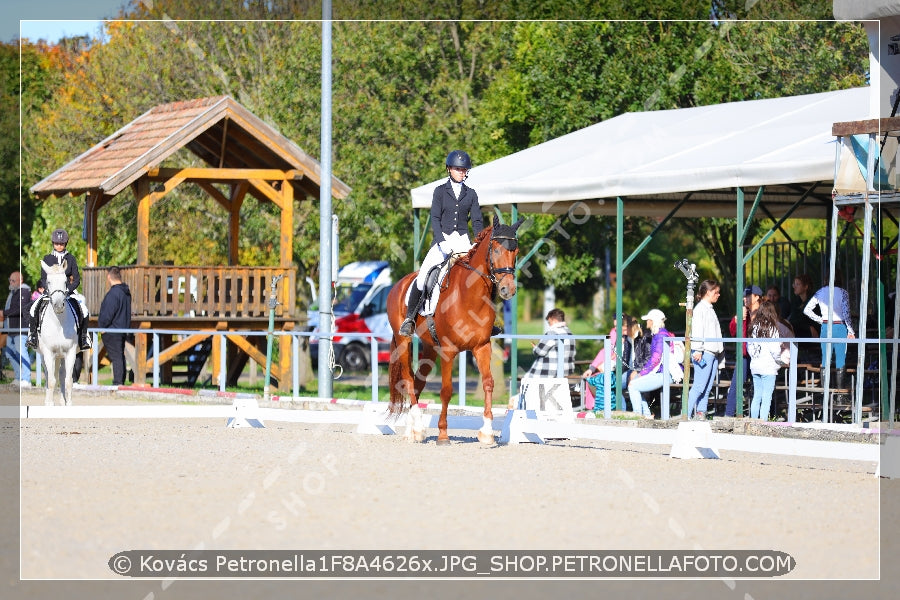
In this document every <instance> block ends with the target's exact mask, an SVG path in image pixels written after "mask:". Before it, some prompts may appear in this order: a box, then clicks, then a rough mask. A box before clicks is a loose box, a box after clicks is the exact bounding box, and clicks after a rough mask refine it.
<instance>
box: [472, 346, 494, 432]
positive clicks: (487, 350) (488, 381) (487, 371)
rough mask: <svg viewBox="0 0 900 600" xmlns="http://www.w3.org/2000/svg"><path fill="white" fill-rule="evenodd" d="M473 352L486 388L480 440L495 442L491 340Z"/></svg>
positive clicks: (483, 385)
mask: <svg viewBox="0 0 900 600" xmlns="http://www.w3.org/2000/svg"><path fill="white" fill-rule="evenodd" d="M472 353H473V354H474V355H475V363H476V364H477V365H478V372H479V373H480V374H481V381H482V383H481V389H482V390H484V414H483V419H484V424H483V425H482V426H481V429H479V430H478V441H479V442H481V443H482V444H493V443H494V442H495V441H496V440H495V439H494V425H493V421H494V413H493V411H492V410H491V408H492V407H491V402H492V399H493V394H494V374H493V373H491V342H490V340H488V342H487V343H486V344H482V345H481V346H478V347H476V348H475V349H474V350H473V351H472Z"/></svg>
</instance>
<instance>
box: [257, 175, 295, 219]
mask: <svg viewBox="0 0 900 600" xmlns="http://www.w3.org/2000/svg"><path fill="white" fill-rule="evenodd" d="M247 181H249V182H250V184H251V185H252V186H253V187H254V188H256V189H257V190H259V191H260V192H262V193H263V195H264V196H265V197H266V198H268V199H269V200H270V201H271V202H272V203H273V204H275V206H277V207H278V208H280V209H281V210H282V211H284V199H283V198H282V196H281V192H279V191H278V190H276V189H275V188H274V187H272V186H271V185H270V184H269V183H268V182H267V181H263V180H262V179H258V178H256V177H253V178H248V180H247ZM281 187H282V189H284V188H286V187H290V186H289V185H288V182H287V181H284V180H282V182H281Z"/></svg>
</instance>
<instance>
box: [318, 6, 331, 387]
mask: <svg viewBox="0 0 900 600" xmlns="http://www.w3.org/2000/svg"><path fill="white" fill-rule="evenodd" d="M320 153H321V157H320V158H321V161H322V163H321V164H322V170H321V172H322V177H321V181H320V183H319V377H318V380H319V398H331V397H332V395H333V394H332V390H333V385H332V383H333V382H332V380H331V370H330V369H329V366H330V364H331V343H332V340H331V337H332V330H333V327H332V323H331V320H332V318H333V317H334V315H333V314H332V312H331V311H332V308H331V298H332V294H331V281H332V276H331V271H332V254H331V229H332V220H331V214H332V207H331V0H324V1H323V2H322V144H321V150H320Z"/></svg>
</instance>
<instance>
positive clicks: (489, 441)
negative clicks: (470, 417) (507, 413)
mask: <svg viewBox="0 0 900 600" xmlns="http://www.w3.org/2000/svg"><path fill="white" fill-rule="evenodd" d="M478 441H479V442H481V443H482V444H486V445H488V446H493V445H494V443H495V442H496V441H497V440H496V439H494V434H493V433H483V432H481V431H479V432H478Z"/></svg>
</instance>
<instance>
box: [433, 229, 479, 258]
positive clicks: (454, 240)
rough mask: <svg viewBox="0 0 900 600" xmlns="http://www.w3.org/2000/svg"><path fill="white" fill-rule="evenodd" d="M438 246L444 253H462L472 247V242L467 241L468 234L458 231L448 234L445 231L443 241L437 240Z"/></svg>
mask: <svg viewBox="0 0 900 600" xmlns="http://www.w3.org/2000/svg"><path fill="white" fill-rule="evenodd" d="M438 246H439V247H440V249H441V252H443V253H444V254H462V253H465V252H468V251H469V250H470V249H471V248H472V244H470V243H469V236H467V235H462V234H461V233H459V232H458V231H454V232H453V233H449V234H448V233H445V234H444V241H443V242H438Z"/></svg>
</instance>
